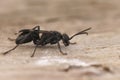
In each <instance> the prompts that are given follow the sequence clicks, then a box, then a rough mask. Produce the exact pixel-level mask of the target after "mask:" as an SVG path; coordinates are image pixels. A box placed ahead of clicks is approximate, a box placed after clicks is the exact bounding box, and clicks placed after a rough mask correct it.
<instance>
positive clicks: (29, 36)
mask: <svg viewBox="0 0 120 80" xmlns="http://www.w3.org/2000/svg"><path fill="white" fill-rule="evenodd" d="M90 29H91V28H88V29H85V30H83V31H80V32H78V33H76V34H74V35H73V36H71V37H69V36H68V35H67V34H65V33H64V34H61V33H60V32H58V31H45V30H40V26H35V27H34V28H33V29H22V30H20V31H19V35H18V37H17V38H16V39H15V43H16V46H15V47H14V48H12V49H10V50H8V51H6V52H4V53H3V54H4V55H5V54H7V53H9V52H10V51H12V50H14V49H16V48H17V47H18V46H19V45H20V44H24V43H28V42H32V41H33V43H34V44H35V49H34V51H33V53H32V55H31V57H33V56H34V54H35V51H36V48H37V47H38V46H45V45H47V44H51V45H52V44H57V45H58V49H59V51H60V52H61V53H62V54H63V55H67V53H64V52H62V50H61V47H60V43H59V41H61V40H62V42H63V44H64V45H65V46H69V44H72V43H70V40H71V39H72V38H73V37H75V36H77V35H80V34H87V35H88V33H87V32H86V31H88V30H90ZM39 34H41V36H40V35H39Z"/></svg>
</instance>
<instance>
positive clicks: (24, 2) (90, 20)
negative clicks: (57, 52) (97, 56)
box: [0, 0, 120, 34]
mask: <svg viewBox="0 0 120 80" xmlns="http://www.w3.org/2000/svg"><path fill="white" fill-rule="evenodd" d="M119 2H120V1H119V0H7V1H6V0H0V30H1V31H2V32H3V31H4V32H6V33H7V32H8V33H11V30H13V31H15V32H17V31H18V30H20V29H21V28H28V27H33V26H35V25H40V26H41V29H47V30H58V31H61V32H66V33H69V34H71V33H74V32H76V31H80V30H81V29H85V28H88V27H92V28H93V29H92V30H91V33H103V32H116V31H120V28H119V26H120V5H119ZM8 28H9V29H8Z"/></svg>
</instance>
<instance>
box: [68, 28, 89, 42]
mask: <svg viewBox="0 0 120 80" xmlns="http://www.w3.org/2000/svg"><path fill="white" fill-rule="evenodd" d="M90 29H91V27H90V28H87V29H85V30H83V31H80V32H78V33H76V34H74V35H73V36H71V37H70V40H71V39H72V38H73V37H75V36H77V35H80V34H86V35H88V32H86V31H88V30H90Z"/></svg>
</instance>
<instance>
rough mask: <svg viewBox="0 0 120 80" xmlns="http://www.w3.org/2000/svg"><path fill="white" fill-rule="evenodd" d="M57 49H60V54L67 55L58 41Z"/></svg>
mask: <svg viewBox="0 0 120 80" xmlns="http://www.w3.org/2000/svg"><path fill="white" fill-rule="evenodd" d="M58 49H59V51H60V53H61V54H63V55H67V53H64V52H63V51H62V50H61V47H60V43H59V42H58Z"/></svg>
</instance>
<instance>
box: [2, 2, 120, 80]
mask: <svg viewBox="0 0 120 80" xmlns="http://www.w3.org/2000/svg"><path fill="white" fill-rule="evenodd" d="M36 25H40V26H41V29H45V30H57V31H60V32H62V33H64V32H65V33H67V34H69V35H72V34H74V33H76V32H79V31H81V30H83V29H86V28H88V27H92V29H91V30H90V31H89V34H90V35H89V36H86V35H85V36H84V35H83V36H80V37H76V38H74V39H73V40H72V41H71V42H77V44H76V45H71V46H69V47H66V48H65V47H64V46H63V44H61V48H62V50H63V51H64V52H67V53H68V55H67V56H64V55H61V54H60V53H59V51H58V48H57V47H56V45H54V46H51V45H48V46H45V47H40V48H39V49H37V51H36V54H35V57H34V58H31V57H30V55H31V53H32V52H33V49H34V45H33V43H31V44H27V45H22V46H20V47H19V48H17V49H16V50H14V51H12V52H11V53H10V54H8V55H6V56H3V55H1V53H3V52H5V51H6V50H9V49H10V48H12V47H13V46H14V45H15V43H14V41H10V40H8V37H9V38H12V39H15V38H16V37H17V35H15V34H14V33H16V32H18V31H19V30H20V29H25V28H33V27H34V26H36ZM119 32H120V0H0V42H1V43H0V79H1V80H7V79H8V78H9V80H34V79H36V80H40V79H43V80H54V79H57V80H64V79H68V80H80V79H81V78H82V77H83V79H82V80H120V68H119V66H120V45H119V44H120V36H119ZM56 59H58V60H59V61H56ZM62 59H63V62H65V61H66V60H68V62H70V63H71V61H74V59H76V60H77V62H80V61H83V62H85V63H88V64H89V63H93V62H97V63H99V65H100V67H99V66H98V67H97V65H95V66H96V67H92V68H91V67H85V68H84V67H83V68H82V67H80V68H77V67H76V68H77V69H73V70H70V71H68V72H67V71H66V72H62V71H60V69H61V67H63V68H65V69H67V68H66V64H64V63H63V64H59V62H60V61H62ZM52 61H53V62H55V64H56V65H57V66H56V65H55V64H53V65H52V66H51V67H50V66H45V67H44V66H42V64H43V65H46V64H49V63H52ZM38 62H39V64H38ZM77 62H76V61H74V63H76V64H78V63H77ZM57 63H58V64H59V66H58V64H57ZM80 63H81V62H80ZM83 64H84V63H83ZM67 65H70V64H67ZM73 66H74V65H73ZM103 66H107V67H103ZM101 67H103V69H102V68H101ZM109 67H110V68H109ZM68 68H69V66H68ZM111 70H112V71H113V72H112V73H111ZM51 72H52V73H54V74H51ZM3 73H5V74H3Z"/></svg>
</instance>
